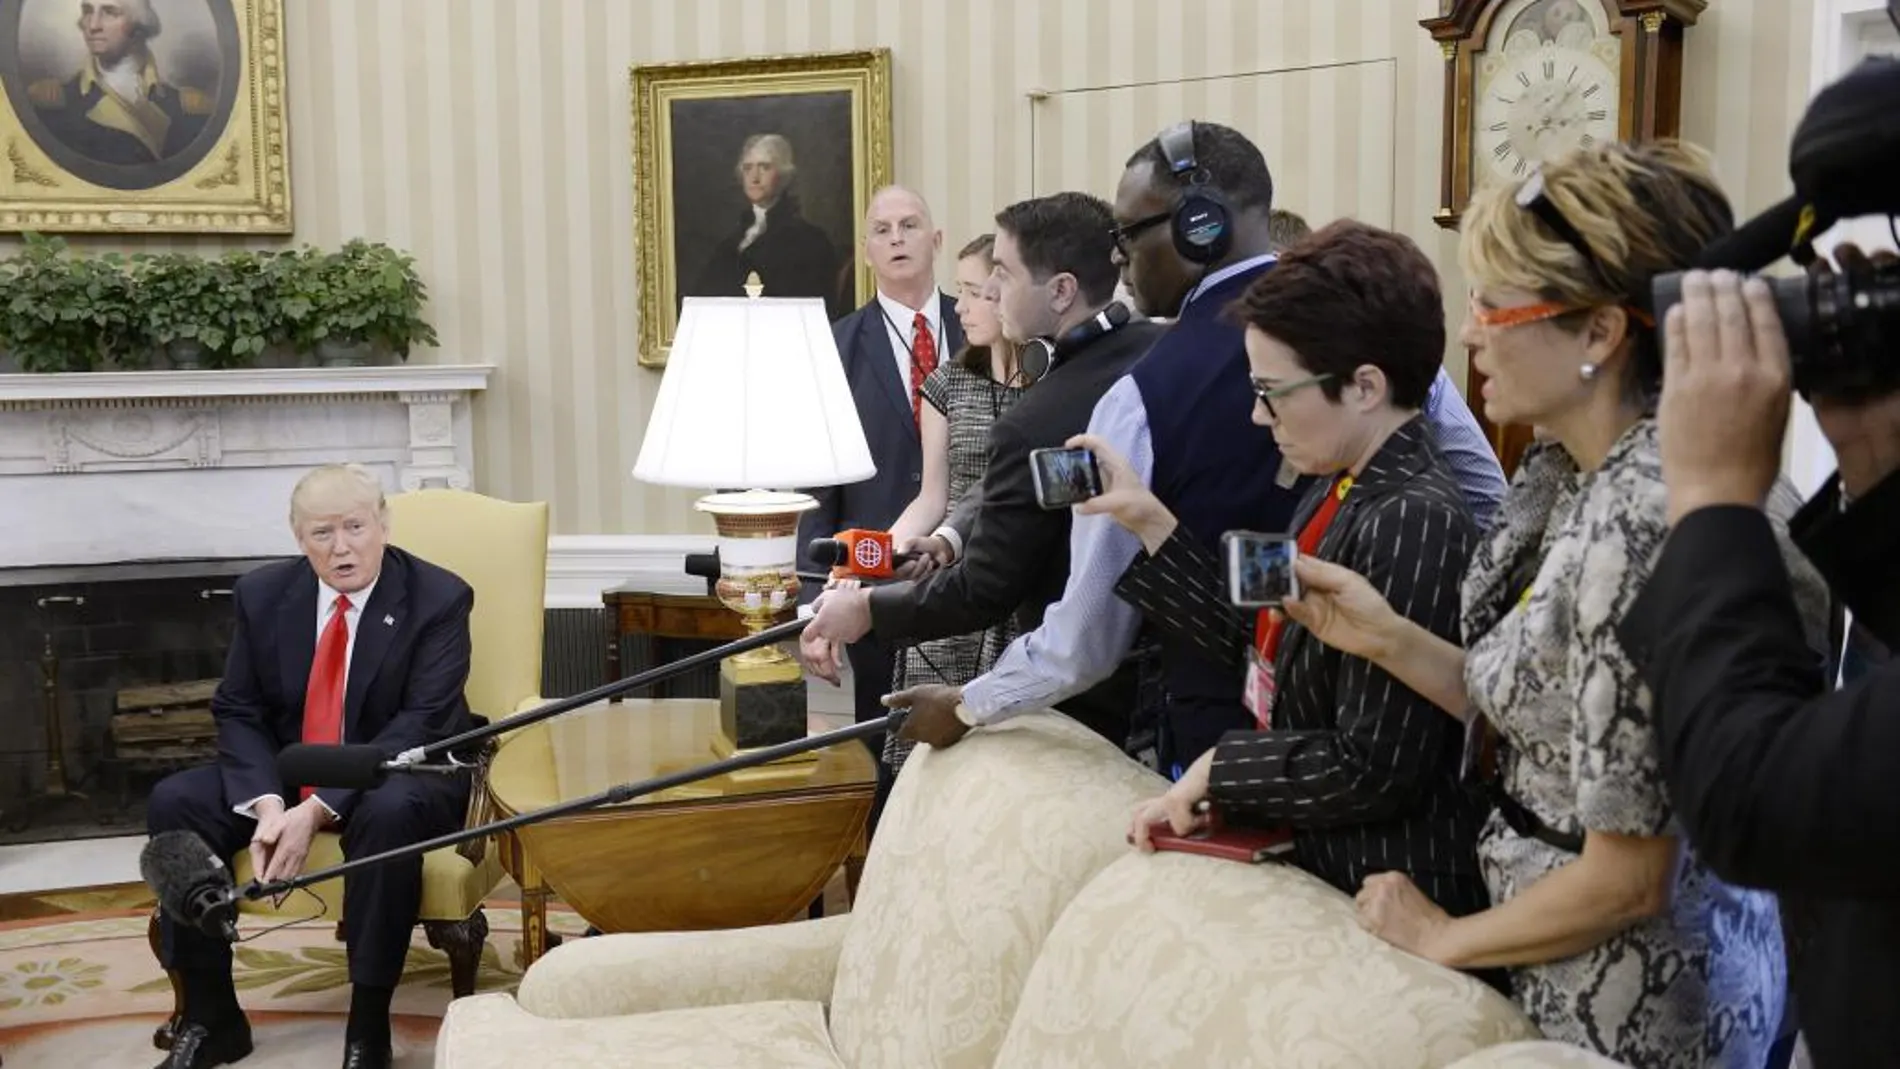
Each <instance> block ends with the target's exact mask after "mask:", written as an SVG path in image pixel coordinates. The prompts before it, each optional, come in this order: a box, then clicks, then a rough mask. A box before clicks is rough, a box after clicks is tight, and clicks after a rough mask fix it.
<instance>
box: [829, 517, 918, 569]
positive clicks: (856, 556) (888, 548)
mask: <svg viewBox="0 0 1900 1069" xmlns="http://www.w3.org/2000/svg"><path fill="white" fill-rule="evenodd" d="M805 551H806V552H807V553H810V554H811V559H812V560H813V561H815V562H817V563H818V564H822V565H824V566H826V567H828V568H832V569H841V570H842V575H843V576H850V577H854V578H859V579H889V578H890V577H891V576H892V575H894V574H896V573H895V568H896V566H897V565H899V564H908V563H909V562H910V561H912V560H914V559H916V556H917V554H915V553H899V552H897V551H896V550H895V549H893V548H892V545H891V533H890V532H889V531H861V530H858V529H856V528H853V529H851V530H849V531H839V532H838V537H836V538H814V539H812V540H811V541H810V542H809V543H807V544H806V546H805ZM833 575H834V576H837V575H839V572H838V571H834V572H833Z"/></svg>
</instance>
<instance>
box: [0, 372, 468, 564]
mask: <svg viewBox="0 0 1900 1069" xmlns="http://www.w3.org/2000/svg"><path fill="white" fill-rule="evenodd" d="M493 371H494V368H493V367H492V366H488V365H440V364H432V365H406V364H404V365H394V366H387V367H383V366H378V367H362V368H260V369H233V370H222V371H125V372H87V373H75V374H56V375H0V569H7V568H22V567H27V568H47V567H60V566H73V567H83V566H88V565H101V564H119V563H124V562H137V561H146V562H150V561H176V560H203V559H227V558H232V559H244V558H257V557H274V556H281V555H284V554H289V553H294V552H296V543H295V541H294V539H292V537H291V534H290V528H289V523H288V507H289V500H290V489H291V487H292V486H293V485H294V484H295V483H296V480H297V479H298V478H299V477H300V476H301V475H302V474H303V473H304V472H305V471H308V470H309V469H310V468H312V467H314V466H316V465H318V464H323V463H328V462H332V461H344V460H349V461H356V462H358V463H361V464H363V465H365V466H367V467H368V468H370V469H371V470H372V471H375V472H376V473H377V474H378V475H379V476H380V477H381V478H382V480H383V483H384V486H385V487H386V489H388V490H389V491H391V492H396V491H401V490H415V489H419V488H422V487H431V486H445V487H453V488H457V489H467V488H468V487H469V484H470V481H471V479H472V477H473V475H474V472H475V459H474V450H473V441H472V434H471V428H470V413H469V406H470V402H471V400H472V398H473V396H474V395H475V394H476V393H478V392H480V391H482V390H485V389H487V387H488V379H489V376H490V375H491V374H492V373H493Z"/></svg>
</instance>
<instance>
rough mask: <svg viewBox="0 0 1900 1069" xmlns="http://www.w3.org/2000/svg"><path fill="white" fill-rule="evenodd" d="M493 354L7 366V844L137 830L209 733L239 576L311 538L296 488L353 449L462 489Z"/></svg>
mask: <svg viewBox="0 0 1900 1069" xmlns="http://www.w3.org/2000/svg"><path fill="white" fill-rule="evenodd" d="M490 371H491V369H490V368H487V367H468V366H444V365H434V366H406V365H405V366H395V367H371V368H275V369H260V370H233V371H169V372H110V373H92V374H68V375H0V841H4V842H20V841H43V840H48V839H55V838H72V837H79V836H86V835H100V834H117V833H121V832H123V831H127V830H133V829H139V828H142V827H143V824H144V820H143V807H142V802H143V799H144V797H145V795H146V794H147V793H148V792H149V790H150V787H151V784H152V783H154V782H156V780H157V778H158V777H159V776H161V775H163V774H164V772H165V771H167V770H169V769H170V768H173V767H182V766H184V765H187V764H190V763H192V762H193V761H195V760H200V759H204V758H206V757H208V755H209V754H210V752H211V750H210V749H209V748H208V747H207V745H206V740H205V737H204V734H203V732H202V730H201V729H202V726H203V723H202V715H201V714H202V713H203V711H204V710H205V709H206V708H207V704H206V696H207V695H208V693H209V690H210V689H211V688H212V687H214V686H215V683H216V680H217V678H218V676H219V674H220V673H221V671H222V668H223V663H224V656H225V652H226V649H227V646H228V644H229V641H230V635H231V626H232V624H231V601H230V588H231V584H232V583H233V582H234V581H235V580H236V579H237V578H238V577H239V576H241V575H243V574H244V573H245V572H247V571H249V570H251V569H253V568H256V567H258V566H259V565H261V564H264V563H266V562H268V561H271V560H277V559H282V558H284V557H287V556H290V555H293V554H295V553H296V552H297V548H296V542H295V539H294V538H293V536H292V535H291V532H290V527H289V517H288V507H289V498H290V489H291V487H292V485H294V483H295V482H296V480H297V479H298V478H299V477H301V475H302V474H303V473H304V472H305V471H308V470H309V469H310V468H311V467H313V466H315V465H317V464H321V463H326V462H331V461H343V460H348V461H356V462H359V463H362V464H364V465H365V466H367V467H368V468H370V469H371V470H372V471H375V472H376V473H377V474H378V475H379V477H381V479H382V481H383V483H384V486H385V489H386V490H388V491H389V492H391V493H395V492H400V491H403V490H414V489H419V488H422V487H428V486H446V487H455V488H461V489H466V488H468V487H469V485H470V483H471V481H472V477H473V474H474V457H473V448H472V435H471V432H470V412H469V408H470V403H471V400H472V398H473V396H474V395H475V394H476V393H478V392H479V391H481V390H482V389H485V388H486V384H487V380H488V375H489V373H490ZM49 703H50V708H51V710H52V711H51V712H49ZM115 718H119V719H115ZM55 740H58V741H59V743H60V744H59V745H57V746H55V745H54V742H55ZM55 751H57V757H58V758H59V760H58V761H57V762H55V761H54V760H53V757H54V756H55ZM62 778H63V779H64V780H65V781H66V785H67V786H68V787H69V788H70V789H71V790H70V791H69V792H67V793H66V795H65V796H62V794H61V792H59V791H58V790H57V788H58V786H59V785H60V784H59V781H60V780H61V779H62ZM74 792H76V793H74ZM80 795H83V797H80Z"/></svg>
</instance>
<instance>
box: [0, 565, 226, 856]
mask: <svg viewBox="0 0 1900 1069" xmlns="http://www.w3.org/2000/svg"><path fill="white" fill-rule="evenodd" d="M251 566H254V565H252V564H251V562H237V561H199V562H189V563H186V562H179V563H177V564H174V565H172V566H170V567H168V568H166V569H162V570H157V571H156V572H155V574H154V573H148V574H145V575H142V576H140V575H133V576H128V575H123V574H114V572H113V571H112V570H111V569H99V570H97V571H95V572H94V573H93V574H92V575H90V576H76V577H73V578H68V579H65V580H62V581H58V582H50V583H49V582H44V581H35V582H20V583H17V585H5V586H0V621H4V623H0V725H4V729H3V730H0V812H3V813H4V814H5V816H4V819H0V842H20V841H43V840H46V839H51V838H78V837H84V836H88V835H103V834H116V833H119V832H122V831H125V830H128V829H136V828H142V827H143V826H144V810H143V805H142V803H143V800H144V798H145V796H146V794H148V793H149V792H150V789H151V786H152V784H153V783H154V782H156V780H157V778H158V777H159V776H161V775H163V774H164V773H165V772H166V771H169V770H171V769H174V768H181V767H185V766H186V765H189V764H191V763H194V762H195V761H197V760H205V759H208V758H209V757H210V756H211V755H212V754H213V753H215V750H214V749H213V748H212V747H211V746H209V745H206V740H205V737H204V733H203V732H202V731H178V732H171V734H172V737H173V738H175V739H176V740H177V741H176V743H175V744H173V745H169V746H168V745H166V744H165V743H163V742H161V741H160V736H161V735H162V734H165V733H166V732H167V730H168V729H169V728H172V727H182V726H184V722H188V721H189V719H190V718H188V717H181V716H179V715H177V709H178V707H179V706H181V705H184V704H186V703H188V702H189V701H190V700H191V699H193V698H195V697H196V696H197V695H198V694H200V693H203V692H205V691H207V690H208V688H209V687H210V686H213V685H215V682H216V680H217V678H218V676H219V674H220V673H221V671H222V669H223V665H224V654H225V650H226V648H227V647H228V645H229V643H230V637H231V605H230V587H231V583H232V581H233V580H235V579H236V577H237V576H238V575H239V574H242V572H243V571H244V570H247V569H248V568H249V567H251ZM22 578H27V576H25V575H24V574H22V573H16V574H14V575H12V576H8V575H6V574H5V573H4V572H0V583H4V582H6V581H7V580H8V579H15V580H17V579H22ZM39 578H42V579H43V578H45V577H43V576H42V577H39ZM164 685H170V686H172V687H174V688H185V689H184V691H183V693H182V694H180V695H178V697H179V698H180V699H182V700H181V701H176V702H171V703H170V704H169V705H168V706H161V705H155V704H154V699H159V700H161V701H162V700H163V698H161V696H160V695H158V694H153V693H151V691H152V689H153V688H154V687H158V686H164ZM194 685H195V686H194ZM142 692H144V693H142ZM198 704H199V705H201V706H203V707H206V708H208V694H207V695H206V700H205V701H202V702H199V703H198ZM122 706H124V707H125V708H124V709H123V711H122V709H121V707H122ZM56 740H57V742H58V743H59V745H58V746H57V748H56V747H55V741H56ZM55 756H57V758H58V761H57V762H55V761H54V760H53V758H54V757H55ZM62 780H63V781H64V782H63V784H62V783H61V782H59V781H62ZM61 786H64V787H65V788H66V790H65V791H60V790H59V789H58V788H60V787H61ZM61 795H65V797H63V798H62V797H61Z"/></svg>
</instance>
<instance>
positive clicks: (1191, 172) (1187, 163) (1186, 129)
mask: <svg viewBox="0 0 1900 1069" xmlns="http://www.w3.org/2000/svg"><path fill="white" fill-rule="evenodd" d="M1155 140H1156V142H1157V143H1158V144H1159V145H1160V146H1161V155H1162V156H1164V157H1166V158H1167V161H1168V171H1169V172H1170V173H1171V174H1173V175H1174V179H1175V181H1176V182H1179V183H1180V184H1181V186H1182V192H1181V203H1180V204H1178V205H1176V206H1175V209H1174V218H1172V219H1170V220H1168V231H1169V233H1170V234H1171V235H1172V236H1173V237H1174V251H1176V252H1178V253H1180V254H1181V258H1182V259H1184V260H1188V261H1190V262H1192V263H1197V264H1211V263H1214V262H1216V261H1218V260H1219V259H1220V258H1221V257H1223V256H1226V255H1227V250H1228V249H1230V248H1232V247H1233V244H1234V213H1233V211H1232V210H1231V209H1229V208H1228V207H1227V198H1225V197H1223V196H1221V193H1220V190H1218V189H1215V188H1214V187H1213V185H1212V184H1211V176H1210V175H1209V174H1208V173H1207V169H1206V168H1204V167H1202V166H1201V165H1200V164H1199V163H1197V162H1195V159H1194V123H1193V122H1192V121H1190V122H1183V123H1176V124H1175V125H1173V126H1170V127H1168V128H1167V129H1166V130H1163V131H1161V134H1160V136H1158V137H1157V138H1156V139H1155Z"/></svg>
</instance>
